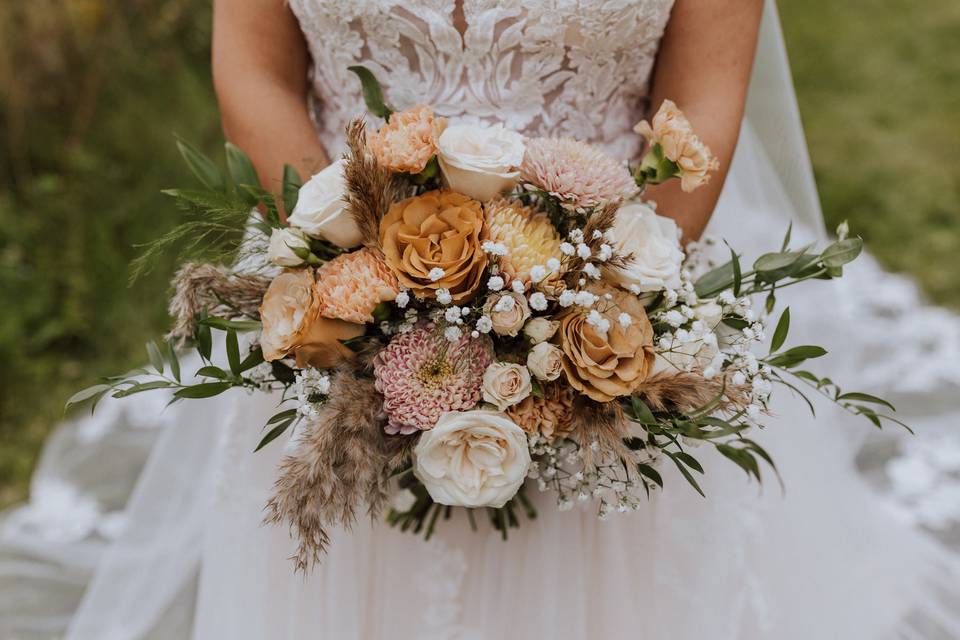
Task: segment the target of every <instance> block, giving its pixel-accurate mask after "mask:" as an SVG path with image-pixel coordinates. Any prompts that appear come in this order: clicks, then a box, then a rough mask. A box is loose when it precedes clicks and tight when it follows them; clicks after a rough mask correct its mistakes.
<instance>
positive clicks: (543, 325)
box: [523, 318, 560, 344]
mask: <svg viewBox="0 0 960 640" xmlns="http://www.w3.org/2000/svg"><path fill="white" fill-rule="evenodd" d="M559 326H560V323H559V322H557V321H556V320H547V319H546V318H533V319H531V320H530V321H529V322H527V324H525V325H523V334H524V335H525V336H527V337H528V338H530V342H532V343H533V344H540V343H541V342H546V341H547V340H549V339H550V338H552V337H553V334H555V333H556V332H557V328H558V327H559Z"/></svg>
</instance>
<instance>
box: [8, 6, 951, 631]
mask: <svg viewBox="0 0 960 640" xmlns="http://www.w3.org/2000/svg"><path fill="white" fill-rule="evenodd" d="M671 5H672V0H633V1H629V0H507V1H495V0H467V1H466V2H465V3H463V21H462V22H463V23H464V25H465V30H464V29H463V26H460V27H458V26H457V25H456V21H454V20H451V15H452V14H454V12H455V10H458V9H459V8H460V3H459V2H457V3H455V2H454V1H453V0H407V1H405V2H402V3H401V2H398V1H393V0H290V6H291V8H292V9H293V11H294V12H295V14H296V16H297V18H298V19H299V21H300V24H301V26H302V29H303V33H304V35H305V37H306V40H307V43H308V45H309V47H310V51H311V54H312V57H313V60H314V67H313V70H312V75H311V83H312V86H313V89H314V100H313V104H312V108H313V111H314V113H315V115H316V123H317V129H318V133H319V135H320V138H321V140H323V141H324V143H325V144H326V145H327V147H328V149H329V150H330V151H331V152H332V153H333V154H336V153H337V152H338V150H339V149H340V148H341V145H342V142H343V133H342V132H343V128H344V125H345V123H346V122H347V121H348V120H349V119H351V118H353V117H355V116H356V115H358V113H359V112H360V111H361V110H362V102H361V99H360V94H359V86H358V83H357V82H356V79H355V78H354V77H353V76H352V75H351V74H350V73H349V72H348V71H347V69H346V68H347V66H349V65H351V64H358V63H363V64H365V65H367V66H368V67H370V68H371V69H372V70H373V71H374V73H375V74H376V75H377V76H378V78H380V79H381V81H382V82H383V84H384V87H385V93H386V97H387V100H388V102H389V103H391V104H392V105H394V106H397V107H405V106H410V105H412V104H414V103H418V102H427V103H429V104H432V105H434V106H435V108H436V110H437V111H438V112H440V113H443V114H444V115H448V116H451V117H458V118H468V119H476V120H480V121H505V122H506V124H507V125H508V126H510V127H513V128H515V129H517V130H519V131H521V132H523V133H525V134H528V135H570V136H574V137H578V138H582V139H587V140H590V141H592V142H593V143H595V144H597V145H600V146H601V147H603V148H605V149H606V150H607V151H609V152H610V153H611V154H613V155H615V156H617V157H623V158H628V157H632V156H633V155H634V154H635V153H636V151H637V150H638V144H639V140H638V138H637V136H635V135H634V134H632V133H631V128H632V126H633V124H634V123H635V122H636V121H637V120H639V119H641V117H642V116H643V114H644V108H645V101H644V98H645V96H646V92H647V89H648V84H649V77H650V73H651V70H652V67H653V64H654V61H655V56H656V52H657V49H658V46H659V41H660V38H661V36H662V34H663V31H664V28H665V26H666V24H667V22H668V20H669V17H670V11H671V8H672V7H671ZM791 220H792V221H793V222H794V230H793V236H794V241H795V242H796V243H797V244H802V243H803V242H805V241H815V240H823V239H824V238H825V231H824V229H823V224H822V219H821V216H820V212H819V208H818V202H817V196H816V191H815V187H814V184H813V180H812V175H811V171H810V167H809V160H808V157H807V155H806V147H805V143H804V140H803V133H802V130H801V129H800V125H799V118H798V114H797V110H796V104H795V99H794V96H793V90H792V86H791V84H790V76H789V72H788V69H787V66H786V58H785V53H784V51H783V46H782V41H781V36H780V32H779V24H778V22H777V16H776V11H775V6H774V5H773V3H772V2H771V3H768V5H767V8H766V13H765V16H764V24H763V28H762V33H761V43H760V48H759V53H758V59H757V64H756V67H755V70H754V77H753V81H752V85H751V90H750V100H749V105H748V114H747V118H746V120H745V123H744V127H743V131H742V134H741V140H740V144H739V146H738V150H737V153H736V158H735V160H734V163H733V167H732V169H731V173H730V176H729V179H728V182H727V184H726V186H725V188H724V193H723V196H722V198H721V202H720V204H719V206H718V208H717V211H716V214H715V216H714V219H713V221H712V223H711V228H710V230H709V233H712V234H715V235H717V236H722V237H724V238H726V239H728V240H729V241H730V244H731V245H732V246H734V247H737V248H738V249H739V250H742V251H745V252H746V253H747V254H748V255H756V254H758V253H760V252H763V251H765V250H770V249H776V248H777V247H778V246H779V242H780V238H781V237H782V235H783V233H784V231H785V230H786V227H787V224H788V222H789V221H791ZM903 286H904V285H903V283H902V282H901V281H900V280H895V279H891V278H890V277H888V276H885V275H882V274H881V273H880V272H879V270H878V269H877V268H876V267H875V266H874V265H873V264H872V262H870V260H869V258H867V259H865V261H864V262H863V263H862V264H861V265H860V267H859V268H857V269H851V273H850V274H849V276H848V277H847V278H845V279H844V280H843V281H841V283H840V284H838V285H837V286H836V287H834V286H820V287H819V291H818V292H815V293H811V291H810V290H804V289H803V288H802V287H794V288H792V289H793V292H792V294H791V295H789V296H787V295H785V296H784V300H783V301H782V302H783V303H788V304H790V305H791V306H792V307H793V311H794V317H795V323H794V324H795V330H794V331H795V334H794V335H793V336H792V340H793V341H795V343H796V344H802V343H804V342H805V341H806V340H810V341H815V342H816V343H820V344H825V346H827V347H828V348H829V349H830V350H831V351H832V352H833V357H832V358H831V359H830V361H829V366H830V367H832V368H833V371H835V373H836V376H835V378H836V379H838V380H849V381H850V382H851V383H855V384H856V386H857V387H858V388H864V389H867V390H876V391H877V392H880V393H891V394H893V395H895V396H896V397H898V398H899V399H903V400H904V401H905V402H906V403H907V404H908V405H910V403H911V402H913V403H914V406H915V407H918V406H926V407H928V408H929V407H930V403H929V402H928V401H929V399H930V398H933V397H935V395H936V394H938V393H939V394H942V396H940V397H943V398H945V399H946V400H945V401H944V402H943V403H942V404H941V406H940V407H939V408H937V409H931V410H928V411H927V412H926V415H920V414H921V412H920V411H914V412H913V413H910V414H908V416H907V419H908V420H909V419H910V416H911V415H914V416H915V417H917V416H918V422H919V423H922V426H924V427H926V426H927V425H928V424H949V423H950V422H951V421H952V422H954V423H955V422H956V420H955V418H957V417H960V404H958V403H957V402H956V397H955V396H954V397H952V399H951V395H950V394H951V393H952V392H953V391H955V390H956V388H958V387H960V379H958V376H957V374H956V372H955V371H954V368H951V367H947V366H943V367H939V368H938V366H937V364H936V363H937V362H938V360H937V359H936V358H934V356H933V354H932V353H931V352H930V351H929V348H930V341H929V340H926V341H925V336H928V335H930V332H937V333H934V336H935V342H934V346H935V347H936V348H940V349H946V350H950V349H952V351H951V352H950V353H952V354H954V355H955V356H960V339H958V336H960V323H958V321H957V318H956V317H954V316H952V315H950V314H946V313H945V312H938V311H936V310H930V309H924V308H922V307H921V305H920V303H919V301H918V297H917V294H916V293H915V292H914V291H912V290H909V289H907V290H906V292H904V288H903ZM891 291H893V292H894V293H892V294H891V293H890V292H891ZM785 293H786V292H785ZM913 326H916V327H919V329H918V330H917V332H916V335H914V332H912V331H911V330H910V329H909V328H908V327H913ZM951 332H952V333H951ZM944 335H947V336H948V338H947V341H946V342H945V341H944V338H943V336H944ZM950 336H952V338H951V337H950ZM805 338H806V340H805ZM950 339H953V342H952V343H951V342H949V340H950ZM891 344H896V345H897V346H896V347H895V348H891ZM950 353H946V352H944V353H943V354H942V355H943V357H944V358H946V357H947V356H948V355H950ZM953 362H956V358H954V359H953ZM187 368H188V367H187V366H186V365H185V366H184V369H185V370H186V369H187ZM137 398H144V400H138V399H137ZM918 398H919V399H920V400H919V401H918V400H917V399H918ZM163 400H164V399H163V398H158V399H153V400H150V399H147V397H146V396H137V397H136V398H133V399H128V400H125V401H123V403H122V404H119V403H116V402H110V401H106V402H105V403H104V405H103V407H102V408H101V409H100V410H99V411H100V412H99V413H98V414H96V415H95V416H93V417H90V418H84V419H82V420H81V421H79V422H78V423H75V424H74V425H71V426H69V427H67V428H65V429H64V430H62V431H61V432H59V434H58V435H57V436H56V438H55V439H54V441H53V442H52V443H51V445H50V446H49V448H48V451H47V453H46V454H45V457H44V460H43V461H42V462H41V466H40V469H39V471H38V473H37V477H36V479H35V483H34V495H35V502H34V503H33V506H32V507H31V506H29V505H28V506H26V507H23V508H21V509H19V510H16V511H14V512H12V513H10V514H8V515H7V516H6V517H5V519H4V520H3V521H2V528H0V595H3V596H4V598H3V599H4V601H5V602H4V604H3V605H0V615H2V616H4V619H2V620H0V634H4V633H5V634H6V635H5V636H3V637H8V638H35V637H36V638H40V637H58V636H59V635H60V634H61V633H62V632H63V629H64V627H65V626H66V625H67V620H69V619H70V616H71V612H72V609H73V607H75V606H76V605H77V601H78V598H79V593H80V590H81V589H82V586H83V585H84V583H85V582H86V578H87V576H88V575H89V574H90V573H91V572H92V573H93V578H92V581H90V583H89V586H88V588H87V590H86V593H85V595H84V597H83V600H82V603H80V605H79V609H78V610H77V612H76V614H75V615H74V616H73V618H72V620H71V621H70V622H69V628H68V630H67V632H66V636H67V637H68V638H74V639H78V640H112V639H118V640H120V639H127V638H184V637H191V636H192V637H195V638H199V639H201V640H206V639H213V638H231V640H243V639H246V638H250V639H254V638H256V639H260V638H337V639H341V638H342V639H353V638H358V639H359V638H363V639H368V638H369V639H374V638H377V639H378V638H387V637H389V638H402V639H406V638H423V639H427V638H436V639H441V638H443V639H454V638H457V639H494V638H503V637H511V638H532V637H538V638H539V637H543V638H560V639H568V638H570V639H576V638H605V637H631V638H640V639H642V640H658V639H660V638H671V639H679V640H687V639H692V638H708V639H710V640H742V639H748V640H759V639H767V638H779V639H794V638H796V639H804V640H811V639H816V640H821V639H823V640H831V639H834V638H838V639H839V638H842V639H844V640H858V639H878V638H895V637H898V638H938V639H939V638H960V622H958V619H957V617H958V616H957V612H958V610H960V606H958V605H960V603H958V596H960V583H958V582H957V576H958V575H960V574H958V573H957V569H956V566H955V565H956V562H957V561H956V559H955V556H952V555H951V554H949V553H948V552H947V551H946V550H945V549H944V548H942V547H940V546H938V545H937V544H936V543H934V542H933V540H932V539H930V538H928V537H926V536H925V535H923V534H921V533H920V532H919V531H917V530H916V529H913V528H910V527H907V526H905V525H903V524H902V523H901V522H899V521H898V520H897V519H896V518H895V517H894V511H893V510H892V509H890V508H888V506H887V505H886V504H885V503H884V502H882V501H881V500H880V499H879V498H878V497H877V496H876V495H875V494H874V493H873V492H872V490H870V489H869V488H868V487H867V485H866V484H865V482H864V481H863V479H862V478H861V477H860V476H859V475H858V474H857V472H856V470H855V467H854V463H853V459H854V456H855V453H856V451H857V450H858V448H859V446H860V444H861V443H862V441H863V439H864V437H865V436H866V434H867V433H868V432H869V429H870V428H871V427H869V425H867V424H866V423H865V422H862V423H861V422H859V421H855V420H852V419H851V418H850V417H849V416H846V415H844V414H841V413H838V412H836V411H831V409H830V408H829V407H826V406H823V407H820V411H819V415H818V418H817V419H816V420H815V421H814V420H813V419H812V418H811V417H810V416H809V414H808V413H807V410H806V408H805V406H804V405H803V403H802V402H801V401H799V400H798V399H796V398H792V397H791V396H790V394H789V393H787V392H786V390H782V391H781V393H780V394H779V397H778V398H777V401H776V404H775V406H774V412H775V417H774V418H773V419H771V420H770V421H769V424H768V428H767V429H766V430H765V431H764V432H763V433H760V434H758V435H757V436H756V437H757V438H758V439H760V440H762V441H763V442H764V444H765V445H766V447H767V448H768V450H770V451H771V452H772V453H773V455H774V457H775V458H776V460H777V462H778V465H779V468H780V472H781V474H782V476H783V479H784V483H785V486H786V490H785V492H781V491H780V489H779V488H778V486H777V484H776V483H775V482H773V481H770V480H771V479H768V481H767V482H766V483H765V484H764V485H763V486H762V487H758V486H757V485H756V483H752V484H751V483H750V482H749V481H748V480H747V478H746V477H745V476H744V474H743V473H742V472H741V471H740V470H739V469H738V468H736V467H735V466H734V465H732V464H729V463H727V462H725V461H718V460H713V459H712V458H713V457H714V456H712V455H702V456H699V457H700V458H701V460H702V461H703V462H704V463H705V467H706V471H707V475H706V476H705V478H704V479H703V480H702V484H703V486H704V489H705V491H706V493H707V499H706V500H704V499H703V498H701V497H700V496H698V495H697V494H695V493H694V492H693V491H692V490H691V489H690V488H689V486H687V485H686V483H685V482H684V481H683V479H682V478H681V477H680V476H679V475H678V474H677V473H675V472H674V470H672V469H670V468H666V467H664V468H663V469H662V472H663V473H664V476H665V479H666V489H665V490H664V491H663V492H662V493H661V494H660V495H655V496H653V498H652V499H651V501H650V503H649V505H648V506H647V507H646V508H644V509H642V510H641V511H639V512H637V513H631V514H623V515H616V516H613V517H611V518H610V519H609V520H606V521H600V520H598V519H597V517H596V513H595V510H594V508H593V507H591V506H582V507H578V508H575V509H574V510H572V511H569V512H560V511H558V510H557V509H556V508H555V506H554V505H553V504H551V501H552V497H551V496H550V495H548V494H544V495H542V496H540V498H539V499H538V506H539V517H538V518H537V520H535V521H527V522H524V523H522V526H521V528H520V529H519V530H513V531H511V534H510V537H509V539H508V540H507V541H502V540H501V539H500V535H499V533H497V532H495V531H492V530H491V529H490V528H489V527H485V526H484V525H483V524H481V525H480V530H479V531H478V532H472V531H471V530H470V528H469V526H468V524H467V522H466V521H465V518H463V517H462V514H459V515H455V516H454V517H453V518H452V519H451V520H450V521H444V522H441V523H440V525H441V526H439V527H438V533H437V534H436V535H435V536H434V538H433V539H432V540H430V541H429V542H424V541H423V540H422V539H421V538H419V537H416V536H413V535H410V534H405V533H400V532H398V531H395V530H393V529H391V528H389V527H387V526H386V525H384V524H382V523H380V522H368V521H361V522H358V523H357V524H356V526H354V527H353V529H352V530H350V531H347V530H339V531H336V532H335V533H334V536H333V542H332V544H331V546H330V552H329V555H328V556H327V557H326V558H325V559H324V560H323V562H322V564H321V565H320V566H319V567H317V568H316V569H315V570H314V571H313V572H312V573H311V574H310V575H308V576H306V577H304V576H301V575H295V574H294V573H293V567H292V564H291V563H290V562H289V561H288V559H287V558H288V556H289V555H290V554H291V552H292V549H293V543H292V542H291V540H290V539H289V536H288V533H287V531H285V530H283V529H282V528H277V527H270V526H264V525H262V524H261V518H262V515H263V514H262V507H263V505H264V503H265V502H266V500H267V497H268V494H269V492H270V489H271V484H272V481H273V479H274V475H275V470H276V468H277V465H278V463H279V461H280V459H281V457H282V456H283V454H284V444H283V443H282V442H280V441H278V442H274V443H273V444H271V445H270V446H268V447H267V448H266V449H264V450H263V451H260V452H258V453H256V454H254V453H252V451H253V449H254V446H255V445H256V443H257V441H258V439H259V437H260V435H261V434H260V433H259V426H260V425H262V424H263V423H264V421H265V419H266V418H267V417H269V416H270V415H272V414H273V413H274V412H275V404H276V401H275V400H274V399H265V398H264V397H263V396H249V395H245V394H244V393H243V392H241V391H236V392H232V393H229V394H225V395H224V396H222V397H220V398H218V399H216V400H211V401H205V402H201V403H196V402H195V403H182V404H179V405H175V406H173V407H171V408H169V409H166V410H165V411H164V412H161V411H160V408H161V407H162V404H163ZM151 423H156V424H158V425H159V426H155V427H153V428H151V427H150V424H151ZM138 425H139V426H138ZM919 437H921V438H922V437H924V436H923V430H921V435H920V436H919ZM148 450H149V460H148V461H147V462H146V466H145V468H144V469H143V472H142V474H140V477H139V481H138V483H137V486H136V489H135V490H134V491H133V493H132V495H130V496H129V499H127V496H126V495H125V492H124V489H125V488H126V487H128V486H129V483H130V482H132V478H133V477H135V475H136V471H137V467H138V464H139V462H140V461H141V460H142V459H143V458H144V457H145V456H146V451H148ZM704 453H705V454H707V453H711V454H712V452H704ZM957 466H960V462H958V463H957ZM41 498H43V500H45V502H44V504H46V505H47V506H46V508H40V507H38V506H37V505H38V504H39V502H38V501H40V502H43V500H41ZM124 504H126V506H125V508H124ZM108 516H109V517H108ZM111 539H112V542H109V541H110V540H111Z"/></svg>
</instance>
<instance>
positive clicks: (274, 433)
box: [253, 419, 293, 453]
mask: <svg viewBox="0 0 960 640" xmlns="http://www.w3.org/2000/svg"><path fill="white" fill-rule="evenodd" d="M291 424H293V419H288V420H284V421H283V422H281V423H280V424H278V425H277V426H275V427H274V428H272V429H270V431H268V432H267V435H265V436H263V439H261V440H260V443H259V444H258V445H257V448H256V449H254V450H253V452H254V453H256V452H257V451H260V449H263V448H264V447H265V446H267V445H268V444H270V443H271V442H273V441H274V440H276V439H277V438H278V437H279V436H280V435H281V434H283V432H284V431H286V430H287V429H289V428H290V425H291Z"/></svg>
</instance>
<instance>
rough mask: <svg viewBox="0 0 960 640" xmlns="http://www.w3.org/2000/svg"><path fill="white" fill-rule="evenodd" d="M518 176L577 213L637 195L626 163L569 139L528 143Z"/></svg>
mask: <svg viewBox="0 0 960 640" xmlns="http://www.w3.org/2000/svg"><path fill="white" fill-rule="evenodd" d="M520 175H521V177H522V179H523V181H524V183H526V184H528V185H532V186H533V187H534V188H536V189H540V190H542V191H546V192H547V193H549V194H550V195H552V196H554V197H555V198H557V199H558V200H560V204H561V206H563V207H564V208H565V209H567V210H569V211H574V212H576V213H585V212H587V211H589V210H591V209H593V208H594V207H596V206H598V205H600V204H603V203H605V202H610V201H612V200H621V199H626V198H629V197H631V196H633V195H634V194H635V193H636V192H637V185H636V183H635V182H634V180H633V176H631V175H630V171H629V170H628V169H627V166H626V164H624V163H621V162H617V161H616V160H614V159H613V158H611V157H610V156H608V155H607V154H605V153H604V152H603V151H601V150H600V149H598V148H597V147H594V146H591V145H589V144H587V143H585V142H580V141H579V140H574V139H572V138H534V139H532V140H528V141H527V152H526V155H525V156H524V158H523V164H522V165H520Z"/></svg>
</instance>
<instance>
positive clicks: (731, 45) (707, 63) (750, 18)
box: [647, 0, 763, 241]
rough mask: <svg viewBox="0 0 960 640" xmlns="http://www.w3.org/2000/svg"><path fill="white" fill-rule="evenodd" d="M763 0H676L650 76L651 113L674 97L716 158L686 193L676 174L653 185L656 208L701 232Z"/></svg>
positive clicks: (730, 139) (728, 143)
mask: <svg viewBox="0 0 960 640" xmlns="http://www.w3.org/2000/svg"><path fill="white" fill-rule="evenodd" d="M762 13H763V0H676V3H675V4H674V7H673V13H672V14H671V18H670V23H669V24H668V25H667V31H666V34H665V35H664V39H663V43H662V45H661V47H660V53H659V55H658V58H657V67H656V71H655V72H654V76H653V86H652V92H651V107H652V109H651V114H652V113H655V112H656V110H657V109H658V108H659V106H660V103H662V102H663V100H664V99H671V100H673V101H674V102H676V103H677V106H679V107H680V109H681V110H682V111H683V112H684V114H686V116H687V117H688V118H689V120H690V122H691V124H692V125H693V128H694V130H695V131H696V132H697V135H698V136H699V137H700V138H701V139H702V140H703V141H704V142H705V143H706V144H707V145H708V146H709V147H710V149H711V151H713V153H714V155H715V156H716V157H717V158H718V159H719V160H720V170H719V171H717V172H715V173H714V174H713V178H712V180H711V182H710V184H708V185H706V186H705V187H702V188H701V189H698V190H697V191H696V192H695V193H692V194H687V193H683V192H681V190H680V184H679V181H677V180H673V181H671V182H669V183H666V184H663V185H660V186H657V187H652V188H650V189H649V190H648V191H647V197H649V198H650V199H651V200H655V201H656V202H657V205H658V209H657V210H658V212H659V213H661V214H662V215H666V216H670V217H671V218H673V219H675V220H676V221H677V224H679V225H680V227H681V228H682V229H683V235H684V239H685V240H688V241H689V240H696V239H697V238H699V237H700V235H701V234H702V233H703V230H704V228H706V226H707V223H708V222H709V221H710V216H711V215H712V214H713V209H714V207H715V206H716V204H717V200H718V199H719V198H720V191H721V189H722V188H723V182H724V180H725V179H726V177H727V171H728V170H729V169H730V161H731V160H732V158H733V151H734V149H735V148H736V145H737V138H738V136H739V134H740V123H741V121H742V120H743V110H744V105H745V103H746V96H747V87H748V85H749V83H750V71H751V69H752V67H753V56H754V52H755V51H756V45H757V33H758V31H759V27H760V17H761V14H762Z"/></svg>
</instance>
